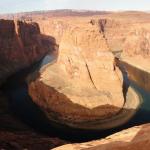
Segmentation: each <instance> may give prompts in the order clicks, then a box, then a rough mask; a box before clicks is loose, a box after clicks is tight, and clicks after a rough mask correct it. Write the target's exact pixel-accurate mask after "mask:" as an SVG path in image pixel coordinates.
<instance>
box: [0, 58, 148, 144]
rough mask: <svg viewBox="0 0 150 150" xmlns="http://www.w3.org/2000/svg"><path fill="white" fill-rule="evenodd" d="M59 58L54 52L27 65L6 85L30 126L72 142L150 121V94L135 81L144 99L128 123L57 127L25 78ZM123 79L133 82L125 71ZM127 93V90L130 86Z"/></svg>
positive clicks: (18, 113) (16, 111)
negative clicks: (35, 99)
mask: <svg viewBox="0 0 150 150" xmlns="http://www.w3.org/2000/svg"><path fill="white" fill-rule="evenodd" d="M56 59H57V56H55V57H52V55H46V56H45V57H44V58H43V60H41V61H40V62H38V63H36V64H35V65H33V66H32V67H29V68H26V69H24V70H22V71H20V72H18V73H16V74H15V75H13V76H12V77H10V78H9V79H8V80H7V83H6V84H5V85H4V86H3V88H2V90H3V92H4V93H5V95H7V96H8V99H9V103H10V105H11V109H12V111H13V112H14V114H15V115H16V116H17V117H18V118H19V119H20V120H22V121H23V122H24V123H25V124H28V125H29V126H30V127H32V128H33V129H35V131H36V132H40V133H43V134H46V135H49V136H50V137H59V138H62V139H66V140H69V141H71V142H81V141H82V142H83V141H88V140H92V139H99V138H103V137H106V136H108V135H110V134H113V133H115V132H118V131H120V130H122V129H125V128H128V127H132V126H135V125H139V124H142V123H147V122H150V93H148V92H146V91H144V90H143V89H141V88H140V87H138V86H137V85H135V84H134V83H131V85H132V87H133V88H135V89H136V90H137V92H138V93H139V94H141V96H142V97H143V100H144V102H143V103H142V106H141V108H140V110H139V111H138V112H137V114H136V115H135V116H134V117H133V119H132V120H130V121H129V122H128V123H126V124H125V125H123V126H121V127H118V128H115V129H109V130H107V131H99V132H98V131H92V132H91V131H83V130H82V132H81V131H80V130H72V128H69V127H66V126H64V125H61V129H60V128H56V127H57V124H54V123H52V122H50V121H49V120H48V118H47V117H46V116H45V114H44V113H43V112H42V111H41V110H40V109H39V107H38V106H37V105H36V104H35V103H34V102H33V101H32V99H31V97H30V96H29V94H28V86H27V83H26V81H25V79H26V77H27V75H28V74H30V73H32V72H34V71H37V70H39V69H40V68H41V67H42V66H44V65H46V64H47V63H52V62H53V61H55V60H56ZM123 78H124V81H125V82H124V86H127V87H128V86H129V84H130V82H129V80H128V78H127V73H126V71H125V70H124V71H123ZM125 83H126V85H125ZM125 92H127V89H126V91H125ZM65 129H67V130H65Z"/></svg>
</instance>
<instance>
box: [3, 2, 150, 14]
mask: <svg viewBox="0 0 150 150" xmlns="http://www.w3.org/2000/svg"><path fill="white" fill-rule="evenodd" d="M49 9H90V10H150V0H0V13H11V12H24V11H34V10H49Z"/></svg>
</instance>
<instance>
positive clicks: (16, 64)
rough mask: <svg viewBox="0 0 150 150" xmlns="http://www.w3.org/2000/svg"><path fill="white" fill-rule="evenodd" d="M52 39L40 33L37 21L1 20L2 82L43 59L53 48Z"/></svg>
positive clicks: (0, 79)
mask: <svg viewBox="0 0 150 150" xmlns="http://www.w3.org/2000/svg"><path fill="white" fill-rule="evenodd" d="M51 39H52V37H51ZM51 41H52V40H50V37H49V36H46V35H42V34H41V33H40V29H39V26H38V24H37V23H33V22H30V23H27V22H22V21H13V20H0V83H1V82H3V81H4V79H6V78H7V77H8V76H10V75H12V73H15V72H16V71H18V70H20V69H22V68H24V67H26V66H29V65H31V64H33V63H35V62H36V61H38V60H39V59H41V58H42V57H43V56H44V55H45V54H46V53H47V52H48V51H50V50H51V49H52V48H53V46H54V44H55V42H53V44H52V43H51ZM53 41H55V40H54V38H53Z"/></svg>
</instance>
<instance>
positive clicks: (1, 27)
mask: <svg viewBox="0 0 150 150" xmlns="http://www.w3.org/2000/svg"><path fill="white" fill-rule="evenodd" d="M0 18H1V20H0V85H1V96H0V105H1V106H0V120H1V123H0V148H2V149H41V148H42V149H45V150H47V149H53V148H54V149H56V150H57V149H58V150H59V149H60V150H71V149H72V150H78V149H87V150H97V149H99V150H104V149H120V148H122V149H123V150H128V149H135V150H138V149H141V150H142V149H143V150H146V149H147V148H148V147H149V146H150V140H149V135H148V134H149V133H150V130H149V127H150V125H149V124H146V123H147V122H145V124H143V123H142V124H139V126H135V127H134V125H133V126H132V128H129V129H126V128H125V129H126V130H123V131H121V130H122V129H121V130H119V131H120V132H118V133H115V134H114V135H110V136H108V137H106V138H105V139H99V138H98V136H96V138H93V139H92V141H89V140H83V141H82V140H81V141H78V142H80V143H81V142H84V141H86V142H87V143H81V144H79V143H75V144H73V143H74V142H75V141H73V140H69V138H67V139H66V138H64V136H65V135H66V137H67V136H68V135H69V134H70V135H71V136H72V138H73V136H74V133H70V130H71V131H74V130H75V132H76V130H77V131H78V130H80V131H81V133H82V134H83V132H82V131H86V132H87V136H88V131H90V132H93V133H90V134H95V133H94V132H95V131H96V132H98V134H101V131H107V130H109V129H114V128H117V127H119V126H122V125H124V124H126V123H128V121H129V120H132V118H133V117H134V115H135V114H136V113H137V112H138V110H139V109H140V106H141V103H142V101H141V99H142V98H141V97H140V94H138V93H137V91H136V90H135V89H134V88H133V87H132V86H130V84H129V85H127V83H126V81H125V79H124V73H123V71H122V70H121V68H120V67H119V66H118V65H117V63H116V59H117V60H118V59H119V61H120V62H121V65H123V66H124V68H125V70H126V72H127V74H128V80H129V81H131V82H134V83H135V84H136V85H137V86H139V87H141V88H142V89H143V90H145V91H147V92H150V86H149V79H150V74H149V73H150V61H149V60H150V13H149V12H138V11H127V12H99V11H93V12H92V11H81V12H80V11H75V10H60V11H44V12H42V11H41V12H30V13H18V14H8V15H0ZM117 52H119V55H116V53H117ZM51 57H53V58H54V61H51ZM45 58H46V59H48V60H46V62H44V64H43V60H45ZM41 62H42V63H41ZM34 65H36V66H37V67H35V68H34V67H33V66H34ZM29 68H30V69H31V71H29V70H30V69H29ZM33 68H34V69H33ZM24 74H25V75H24ZM22 89H23V90H22ZM24 91H25V92H24ZM22 92H23V93H24V94H22V96H21V97H20V95H21V94H20V93H22ZM23 95H25V96H23ZM26 96H27V97H29V98H27V99H28V101H29V104H30V105H32V106H34V107H31V108H30V106H29V107H24V108H23V105H24V104H21V101H20V102H19V103H18V102H17V101H18V100H17V99H19V98H20V99H19V100H21V99H23V97H26ZM25 101H26V100H25ZM143 101H144V100H143ZM19 105H20V106H19ZM14 106H15V107H14ZM27 106H28V105H27ZM19 107H20V110H19V109H18V108H19ZM27 108H29V110H28V109H27ZM32 108H36V109H37V110H38V111H39V112H40V113H39V114H42V115H43V116H44V117H45V118H46V120H47V121H48V123H50V124H51V125H52V126H53V127H55V129H56V130H57V129H59V130H58V132H62V133H63V136H59V135H58V134H56V133H53V132H52V130H53V128H52V129H51V130H50V128H51V126H47V125H46V126H44V121H43V120H40V118H41V117H40V116H38V113H35V114H34V113H33V114H32V111H30V110H32ZM21 109H22V110H21ZM19 112H21V114H19ZM18 114H19V116H20V117H18ZM22 114H27V116H26V115H25V117H24V115H22ZM30 115H31V116H32V115H33V118H36V119H35V120H36V121H35V120H32V119H31V118H32V117H29V116H30ZM20 118H21V119H20ZM24 118H25V119H24ZM28 118H29V123H28ZM38 118H39V119H38ZM24 120H26V121H27V123H26V121H24ZM39 124H40V125H39ZM39 126H40V127H39ZM36 127H37V128H38V127H39V128H40V129H41V128H43V129H44V128H45V129H47V128H49V129H48V130H46V131H45V132H46V133H44V132H42V131H43V129H42V130H41V131H39V130H38V129H37V128H36ZM67 129H68V131H67ZM123 129H124V128H123ZM63 130H64V131H63ZM113 133H114V132H113ZM67 134H68V135H67ZM78 136H79V134H78ZM68 137H69V136H68ZM104 137H105V136H104ZM104 137H103V138H104ZM26 138H28V140H26ZM100 138H101V136H100ZM74 139H75V138H74ZM93 140H96V141H93ZM68 143H69V144H68ZM120 143H122V145H120ZM64 144H68V145H64ZM62 145H63V146H62ZM57 146H61V147H57Z"/></svg>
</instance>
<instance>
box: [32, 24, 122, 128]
mask: <svg viewBox="0 0 150 150" xmlns="http://www.w3.org/2000/svg"><path fill="white" fill-rule="evenodd" d="M61 31H63V33H62V36H61V38H60V37H59V38H60V42H59V54H58V58H57V62H56V63H54V64H52V65H48V66H47V67H46V68H45V69H44V70H42V71H41V72H40V73H39V76H38V77H37V78H36V79H34V80H33V81H30V84H29V93H30V96H31V97H32V99H33V101H34V102H35V103H36V104H38V105H39V106H40V107H41V109H42V110H43V111H44V112H45V113H46V115H47V116H48V117H49V119H50V120H53V121H56V122H61V123H63V124H65V125H69V126H71V127H76V128H85V129H86V128H91V129H94V126H91V127H86V125H84V126H78V125H77V124H82V123H83V124H85V122H87V121H88V122H93V121H95V120H100V119H107V118H110V117H112V116H113V115H115V114H117V113H118V112H119V111H120V110H121V109H122V107H123V105H124V97H123V93H122V82H121V81H120V78H119V77H120V76H118V74H117V73H118V71H119V70H118V71H116V70H114V69H115V68H114V56H113V54H112V53H111V52H110V51H109V48H108V45H107V42H106V40H105V37H104V35H103V33H101V32H99V27H98V26H93V25H91V24H90V23H87V22H86V24H85V23H84V22H83V24H68V27H67V29H66V30H65V31H64V30H61ZM56 39H57V37H56ZM97 128H98V127H97Z"/></svg>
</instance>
